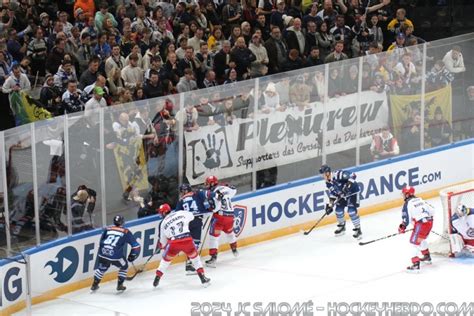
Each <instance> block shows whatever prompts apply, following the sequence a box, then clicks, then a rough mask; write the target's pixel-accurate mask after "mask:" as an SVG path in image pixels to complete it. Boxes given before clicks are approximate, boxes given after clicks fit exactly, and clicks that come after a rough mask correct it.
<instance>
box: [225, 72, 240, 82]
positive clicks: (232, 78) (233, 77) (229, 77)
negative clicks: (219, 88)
mask: <svg viewBox="0 0 474 316" xmlns="http://www.w3.org/2000/svg"><path fill="white" fill-rule="evenodd" d="M237 80H238V75H237V70H235V68H231V69H229V72H228V73H227V79H226V80H225V81H224V83H223V84H232V83H236V82H237Z"/></svg>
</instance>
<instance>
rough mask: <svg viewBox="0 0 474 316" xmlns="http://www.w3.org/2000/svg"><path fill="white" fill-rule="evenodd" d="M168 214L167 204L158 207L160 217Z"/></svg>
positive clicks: (169, 210) (169, 208)
mask: <svg viewBox="0 0 474 316" xmlns="http://www.w3.org/2000/svg"><path fill="white" fill-rule="evenodd" d="M169 212H171V207H170V206H169V204H167V203H164V204H161V205H160V207H159V208H158V214H160V215H162V216H165V215H166V214H168V213H169Z"/></svg>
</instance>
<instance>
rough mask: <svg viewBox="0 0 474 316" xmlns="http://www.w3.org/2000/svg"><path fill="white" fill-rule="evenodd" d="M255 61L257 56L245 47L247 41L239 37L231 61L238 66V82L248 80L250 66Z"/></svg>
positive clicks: (236, 68)
mask: <svg viewBox="0 0 474 316" xmlns="http://www.w3.org/2000/svg"><path fill="white" fill-rule="evenodd" d="M255 60H256V57H255V55H254V54H253V53H252V51H251V50H250V49H248V48H247V46H246V45H245V39H244V38H243V37H239V38H238V39H237V41H236V42H235V46H234V48H233V49H232V51H231V52H230V61H231V62H232V61H233V62H234V63H235V65H236V67H235V70H236V71H237V80H241V79H247V78H248V76H249V68H250V65H251V63H252V62H253V61H255Z"/></svg>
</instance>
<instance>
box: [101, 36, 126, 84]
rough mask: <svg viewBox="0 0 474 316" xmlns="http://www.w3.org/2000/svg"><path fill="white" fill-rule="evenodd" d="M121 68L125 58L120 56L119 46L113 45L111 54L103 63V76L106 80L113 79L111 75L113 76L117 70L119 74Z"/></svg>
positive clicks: (123, 65)
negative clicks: (104, 75)
mask: <svg viewBox="0 0 474 316" xmlns="http://www.w3.org/2000/svg"><path fill="white" fill-rule="evenodd" d="M123 67H125V58H124V57H123V56H122V55H121V54H120V45H119V44H115V45H113V46H112V54H111V55H110V57H109V58H107V60H106V61H105V74H106V76H107V78H110V77H113V73H114V74H115V73H116V72H117V70H118V71H119V72H121V71H122V69H123ZM112 72H113V73H112Z"/></svg>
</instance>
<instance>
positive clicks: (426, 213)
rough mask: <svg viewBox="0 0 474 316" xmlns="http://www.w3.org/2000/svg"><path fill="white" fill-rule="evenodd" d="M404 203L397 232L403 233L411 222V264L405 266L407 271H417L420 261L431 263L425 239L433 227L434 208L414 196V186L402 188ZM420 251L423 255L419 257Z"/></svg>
mask: <svg viewBox="0 0 474 316" xmlns="http://www.w3.org/2000/svg"><path fill="white" fill-rule="evenodd" d="M402 194H403V198H404V200H405V203H404V204H403V209H402V219H403V221H402V223H401V224H400V226H399V227H398V232H399V233H401V234H402V233H405V230H406V228H407V226H408V225H410V221H412V222H413V226H414V227H413V232H412V234H411V237H410V243H411V244H412V245H413V246H414V247H413V257H412V258H411V262H412V265H411V266H409V267H407V271H408V272H419V270H420V262H424V263H428V264H431V255H430V250H429V249H428V242H427V241H426V239H427V238H428V235H429V234H430V232H431V228H432V227H433V214H434V208H433V206H432V205H430V204H429V203H427V202H426V201H424V200H423V199H422V198H419V197H416V196H415V188H413V187H410V186H407V187H405V188H403V190H402ZM420 252H421V254H422V255H423V257H421V258H420V257H419V256H418V254H419V253H420Z"/></svg>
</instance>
